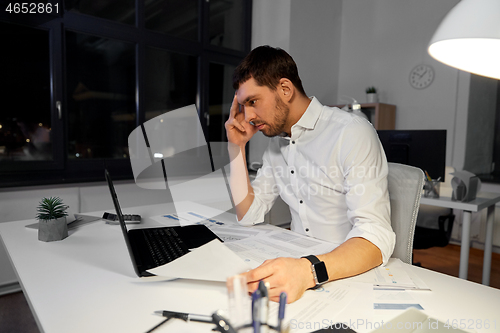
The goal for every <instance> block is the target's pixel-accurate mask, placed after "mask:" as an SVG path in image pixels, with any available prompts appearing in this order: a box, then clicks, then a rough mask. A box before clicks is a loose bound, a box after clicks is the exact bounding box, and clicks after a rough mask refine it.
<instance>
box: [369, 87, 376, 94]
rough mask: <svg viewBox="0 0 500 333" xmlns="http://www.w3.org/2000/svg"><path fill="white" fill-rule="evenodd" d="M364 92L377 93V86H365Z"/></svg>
mask: <svg viewBox="0 0 500 333" xmlns="http://www.w3.org/2000/svg"><path fill="white" fill-rule="evenodd" d="M366 93H367V94H376V93H377V88H375V87H368V88H366Z"/></svg>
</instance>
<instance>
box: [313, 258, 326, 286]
mask: <svg viewBox="0 0 500 333" xmlns="http://www.w3.org/2000/svg"><path fill="white" fill-rule="evenodd" d="M314 270H315V272H316V277H317V279H318V283H324V282H328V272H327V271H326V265H325V263H324V262H323V261H320V262H319V263H317V264H314Z"/></svg>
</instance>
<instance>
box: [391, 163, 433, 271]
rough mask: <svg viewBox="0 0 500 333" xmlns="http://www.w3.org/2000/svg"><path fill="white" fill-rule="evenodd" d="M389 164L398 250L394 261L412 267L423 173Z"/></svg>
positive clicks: (418, 170)
mask: <svg viewBox="0 0 500 333" xmlns="http://www.w3.org/2000/svg"><path fill="white" fill-rule="evenodd" d="M388 164H389V174H388V176H387V181H388V188H389V197H390V200H391V225H392V229H393V230H394V233H395V234H396V246H395V247H394V252H393V254H392V257H394V258H399V259H400V260H401V261H402V262H405V263H407V264H410V265H411V264H412V252H413V236H414V233H415V224H416V222H417V215H418V208H419V206H420V196H421V194H422V188H423V186H424V173H423V172H422V170H420V169H419V168H415V167H412V166H408V165H403V164H397V163H388Z"/></svg>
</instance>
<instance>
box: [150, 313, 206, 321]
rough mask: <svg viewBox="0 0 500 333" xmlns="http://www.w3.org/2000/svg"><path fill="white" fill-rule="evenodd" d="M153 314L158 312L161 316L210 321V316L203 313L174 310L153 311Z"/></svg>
mask: <svg viewBox="0 0 500 333" xmlns="http://www.w3.org/2000/svg"><path fill="white" fill-rule="evenodd" d="M155 314H158V315H160V316H163V317H167V318H168V317H172V318H179V319H182V320H184V321H197V322H200V323H212V322H213V320H212V317H211V316H205V315H198V314H192V313H183V312H175V311H165V310H163V311H155Z"/></svg>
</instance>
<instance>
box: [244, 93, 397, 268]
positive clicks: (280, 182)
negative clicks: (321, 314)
mask: <svg viewBox="0 0 500 333" xmlns="http://www.w3.org/2000/svg"><path fill="white" fill-rule="evenodd" d="M387 173H388V167H387V160H386V157H385V154H384V150H383V148H382V145H381V144H380V141H379V139H378V136H377V133H376V131H375V129H374V128H373V126H372V125H371V124H370V123H369V122H368V121H366V119H364V118H362V117H359V116H356V115H353V114H352V113H348V112H345V111H342V110H340V109H338V108H332V107H327V106H323V105H322V104H321V103H320V102H319V101H318V100H317V99H316V98H315V97H313V98H312V100H311V103H310V104H309V107H308V108H307V110H306V112H305V113H304V114H303V115H302V117H301V118H300V119H299V121H298V122H297V123H296V124H295V125H293V126H292V130H291V137H279V136H277V137H273V138H272V139H271V141H270V143H269V147H268V148H267V150H266V151H265V153H264V156H263V166H262V168H260V169H259V171H258V172H257V176H256V178H255V180H254V181H253V182H252V187H253V190H254V193H255V197H254V200H253V202H252V205H251V206H250V208H249V210H248V212H247V213H246V214H245V216H244V217H243V218H242V219H241V221H239V223H240V224H242V225H252V224H256V223H261V222H263V221H264V215H265V214H266V213H267V212H268V211H269V210H270V209H271V207H272V205H273V204H274V202H275V200H276V198H277V197H278V195H280V196H281V198H282V199H283V201H284V202H285V203H286V204H288V206H289V207H290V212H291V216H292V222H291V229H292V230H293V231H295V232H298V233H301V234H305V235H308V236H312V237H316V238H320V239H323V240H327V241H330V242H332V243H336V244H341V243H343V242H344V241H346V240H347V239H349V238H352V237H362V238H365V239H367V240H368V241H370V242H371V243H373V244H374V245H375V246H377V247H378V248H379V249H380V251H381V252H382V257H383V262H384V264H386V263H387V260H389V257H390V256H391V255H392V251H393V250H394V244H395V239H396V236H395V234H394V232H393V231H392V228H391V222H390V214H391V210H390V202H389V193H388V190H387Z"/></svg>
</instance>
